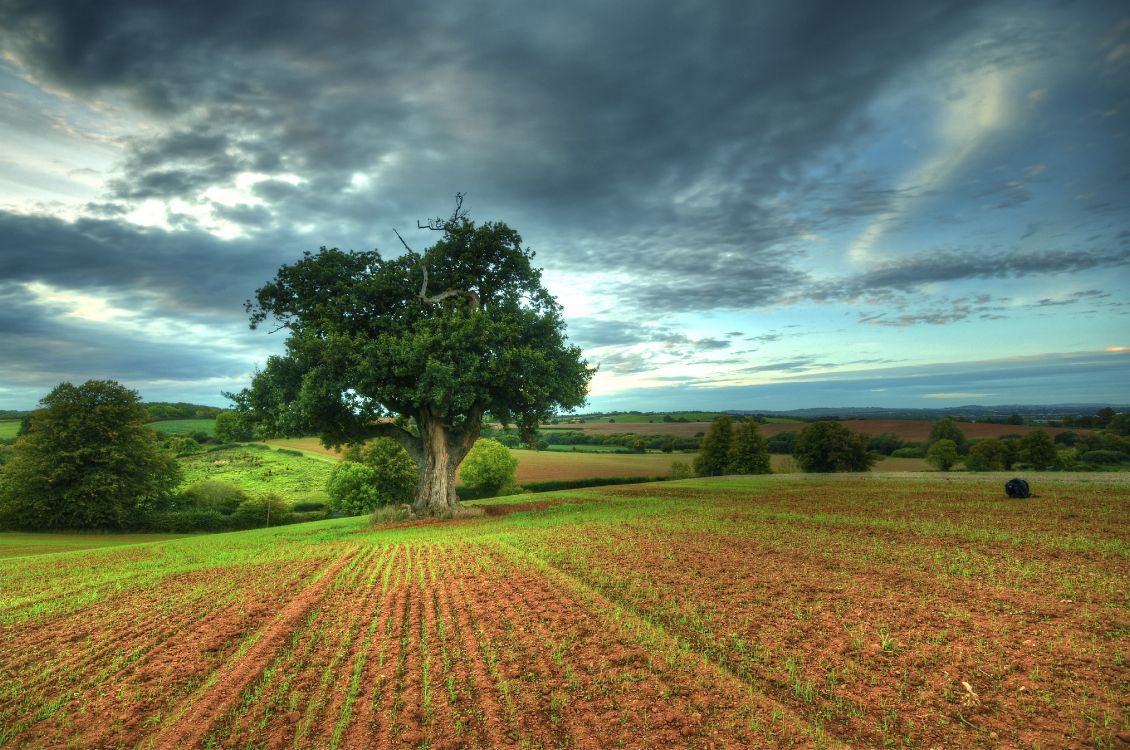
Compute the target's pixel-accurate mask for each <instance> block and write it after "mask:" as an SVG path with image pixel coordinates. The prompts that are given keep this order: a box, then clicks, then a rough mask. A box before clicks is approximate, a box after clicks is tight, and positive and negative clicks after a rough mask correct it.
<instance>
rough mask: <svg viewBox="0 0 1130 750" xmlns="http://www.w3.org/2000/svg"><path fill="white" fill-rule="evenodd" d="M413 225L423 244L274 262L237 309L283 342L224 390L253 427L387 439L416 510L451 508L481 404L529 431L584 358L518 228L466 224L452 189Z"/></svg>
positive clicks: (528, 434) (582, 389)
mask: <svg viewBox="0 0 1130 750" xmlns="http://www.w3.org/2000/svg"><path fill="white" fill-rule="evenodd" d="M420 226H421V227H422V228H427V229H431V230H434V231H437V232H440V233H441V239H440V240H439V241H438V242H437V243H436V244H435V245H433V246H432V247H431V248H430V249H428V250H426V251H425V252H423V253H417V252H415V251H413V250H412V249H411V248H410V247H409V246H408V244H407V243H406V242H405V243H404V247H405V250H406V252H405V253H403V254H401V255H400V256H399V257H396V258H387V259H386V258H383V257H382V256H381V254H380V253H379V252H377V251H375V250H374V251H371V252H348V253H346V252H342V251H340V250H336V249H334V250H327V249H325V248H322V250H321V251H320V252H318V253H316V254H311V253H306V254H304V256H303V257H302V258H301V259H300V260H299V261H297V262H296V263H294V264H293V265H288V266H283V267H282V268H280V269H279V271H278V274H277V276H276V277H275V279H274V280H272V281H271V282H270V283H268V284H267V285H266V286H264V287H262V288H260V289H259V290H258V291H257V292H256V295H255V301H254V302H249V303H248V305H247V309H248V312H249V313H250V315H251V324H252V327H255V326H257V325H258V324H260V323H262V322H264V321H265V320H267V319H268V318H273V319H274V320H275V321H277V323H278V324H279V326H281V327H282V328H285V329H287V330H288V331H289V333H290V336H289V338H288V339H287V342H286V354H285V355H284V356H281V357H272V358H271V359H269V360H268V361H267V365H266V368H265V369H263V370H262V371H261V372H259V373H257V374H256V375H255V377H254V378H253V380H252V383H251V387H250V388H248V389H246V390H244V391H242V392H241V393H239V394H235V395H233V396H232V398H233V399H234V400H235V402H236V404H237V405H238V408H239V409H240V411H242V412H244V413H245V414H248V415H249V416H250V417H251V418H253V420H254V421H255V422H256V423H257V425H258V429H259V431H260V432H261V433H262V434H265V435H309V434H318V435H320V436H321V438H322V442H323V443H324V444H325V445H327V446H339V445H343V444H346V443H357V442H364V441H365V440H368V439H371V438H375V437H389V438H392V439H393V440H395V441H397V442H398V443H399V444H400V445H401V446H402V447H403V448H404V449H405V450H406V451H408V453H409V455H411V456H412V458H413V459H414V460H415V461H416V465H417V466H418V467H419V471H418V482H417V485H416V496H415V500H414V502H413V510H414V511H415V513H416V514H417V515H426V516H450V515H452V514H454V513H456V512H458V510H459V507H460V506H459V501H458V499H457V498H456V495H455V472H456V469H457V468H458V467H459V464H460V463H461V462H462V461H463V459H464V457H465V456H466V455H467V453H468V452H469V451H470V450H471V447H472V446H473V445H474V444H475V439H476V438H477V437H478V436H479V431H480V429H481V427H482V419H483V414H484V413H486V412H488V411H489V412H490V414H491V415H492V416H493V417H494V418H495V419H497V420H498V421H500V422H501V423H502V424H503V425H504V426H506V425H509V424H512V423H513V424H517V426H518V428H519V432H520V433H521V434H522V436H523V438H524V439H525V440H527V441H529V440H532V439H533V436H534V433H535V430H536V429H537V425H538V423H539V422H540V421H543V420H546V419H549V418H550V417H551V416H553V414H554V413H555V412H558V411H569V410H572V409H574V408H576V407H577V406H580V405H581V404H583V403H584V399H585V393H586V391H587V388H588V382H589V380H590V379H591V377H592V374H593V370H592V369H590V368H589V367H588V366H587V364H586V362H585V361H584V360H583V359H582V358H581V350H580V349H579V348H577V347H575V346H570V345H569V344H568V342H567V339H566V337H565V323H564V321H563V319H562V317H561V307H560V305H558V304H557V301H556V300H555V299H554V298H553V297H552V296H551V295H550V294H549V292H548V291H547V290H546V289H545V287H544V286H542V283H541V271H540V270H539V269H537V268H535V267H534V266H533V264H532V262H531V261H532V259H533V257H534V256H533V253H532V252H530V251H529V250H528V249H526V248H523V247H522V239H521V237H520V236H519V235H518V233H517V232H515V231H514V230H513V229H511V228H510V227H508V226H506V225H505V224H502V223H485V224H481V225H477V226H476V225H475V223H474V222H472V221H470V220H469V219H468V218H467V216H466V212H465V211H463V209H462V197H461V196H457V204H456V209H455V211H454V212H453V213H452V215H451V216H450V217H449V218H447V219H446V220H444V219H436V220H433V221H431V222H428V223H427V224H424V225H420ZM402 242H403V240H402Z"/></svg>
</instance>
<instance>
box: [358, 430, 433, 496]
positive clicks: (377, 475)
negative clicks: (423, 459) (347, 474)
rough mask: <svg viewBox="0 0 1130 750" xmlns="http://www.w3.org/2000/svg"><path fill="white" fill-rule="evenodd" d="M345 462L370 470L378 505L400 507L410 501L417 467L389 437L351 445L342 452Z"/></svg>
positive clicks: (417, 471) (414, 487) (416, 476)
mask: <svg viewBox="0 0 1130 750" xmlns="http://www.w3.org/2000/svg"><path fill="white" fill-rule="evenodd" d="M345 459H346V460H347V461H358V462H360V463H363V464H365V465H366V466H368V467H369V468H371V469H372V470H373V486H374V487H376V490H377V502H378V503H380V504H382V505H400V504H403V503H410V502H412V496H413V495H414V494H415V492H416V482H417V480H418V479H419V476H420V470H419V467H417V466H416V462H415V461H413V460H412V457H411V456H409V455H408V451H406V450H404V448H402V447H400V445H399V444H398V443H397V442H396V441H395V440H391V439H389V438H376V439H374V440H369V441H368V442H365V443H363V444H361V445H351V446H350V447H349V449H348V450H347V451H346V452H345Z"/></svg>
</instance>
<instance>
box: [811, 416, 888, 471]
mask: <svg viewBox="0 0 1130 750" xmlns="http://www.w3.org/2000/svg"><path fill="white" fill-rule="evenodd" d="M867 442H868V439H867V436H866V435H856V434H854V433H852V431H851V430H849V429H848V428H847V427H844V426H843V425H842V424H840V423H839V422H831V421H821V422H813V423H812V424H810V425H808V426H807V427H805V428H804V430H803V431H802V432H801V433H800V436H799V437H798V438H797V444H796V451H795V453H794V455H795V456H796V460H797V463H799V464H800V468H801V469H802V470H803V471H806V472H833V471H868V470H870V468H871V465H872V464H874V463H875V461H876V459H877V458H878V456H876V455H875V454H874V453H872V452H870V451H869V450H868V449H867Z"/></svg>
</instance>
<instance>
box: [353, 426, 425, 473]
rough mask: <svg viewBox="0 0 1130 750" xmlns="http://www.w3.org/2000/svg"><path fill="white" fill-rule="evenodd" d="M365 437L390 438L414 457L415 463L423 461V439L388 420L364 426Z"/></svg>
mask: <svg viewBox="0 0 1130 750" xmlns="http://www.w3.org/2000/svg"><path fill="white" fill-rule="evenodd" d="M365 437H366V439H369V438H378V437H386V438H392V439H393V440H395V441H396V442H397V443H399V444H400V447H402V448H404V450H406V451H408V455H409V456H411V457H412V458H413V459H415V461H416V463H417V464H422V463H423V461H424V443H423V441H422V440H420V438H418V437H416V436H415V435H413V434H412V433H411V432H409V431H408V430H406V429H404V428H403V427H399V426H397V425H395V424H392V423H390V422H378V423H376V424H371V425H368V426H367V427H366V428H365Z"/></svg>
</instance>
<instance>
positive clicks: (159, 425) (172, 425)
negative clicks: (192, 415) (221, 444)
mask: <svg viewBox="0 0 1130 750" xmlns="http://www.w3.org/2000/svg"><path fill="white" fill-rule="evenodd" d="M215 424H216V420H214V419H164V420H161V421H157V422H149V423H148V426H149V427H151V428H152V429H153V430H154V431H156V433H157V434H158V435H191V436H192V437H193V438H195V439H196V441H197V442H198V443H199V442H205V441H208V440H211V439H212V437H213V433H212V428H213V426H215Z"/></svg>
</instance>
